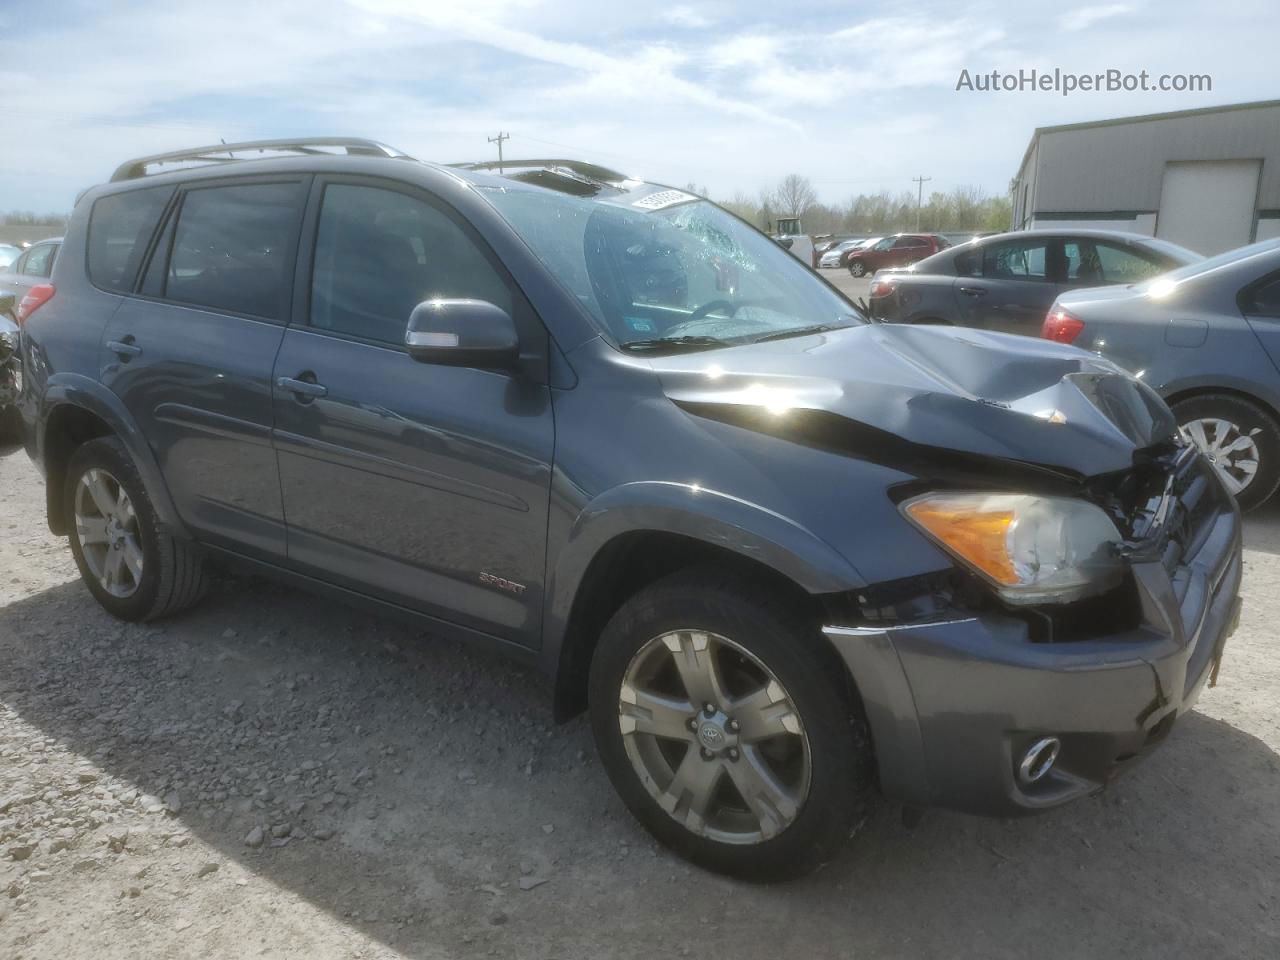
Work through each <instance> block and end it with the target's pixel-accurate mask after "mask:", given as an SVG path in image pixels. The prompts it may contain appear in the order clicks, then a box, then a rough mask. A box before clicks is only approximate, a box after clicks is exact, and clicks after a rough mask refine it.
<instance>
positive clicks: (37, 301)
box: [17, 283, 56, 326]
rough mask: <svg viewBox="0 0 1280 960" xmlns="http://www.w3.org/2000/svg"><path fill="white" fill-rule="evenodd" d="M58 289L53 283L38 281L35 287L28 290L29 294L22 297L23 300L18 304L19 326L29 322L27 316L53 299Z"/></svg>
mask: <svg viewBox="0 0 1280 960" xmlns="http://www.w3.org/2000/svg"><path fill="white" fill-rule="evenodd" d="M55 292H56V291H55V290H54V287H53V284H52V283H37V284H36V285H35V286H34V287H32V288H31V289H30V290H28V291H27V295H26V296H25V297H23V298H22V302H21V303H19V304H18V313H17V321H18V326H22V325H23V324H24V323H26V322H27V318H28V317H30V316H31V315H32V314H33V313H35V312H36V311H37V310H39V309H40V308H41V307H43V306H44V305H45V304H46V303H48V302H49V301H50V300H51V299H53V295H54V293H55Z"/></svg>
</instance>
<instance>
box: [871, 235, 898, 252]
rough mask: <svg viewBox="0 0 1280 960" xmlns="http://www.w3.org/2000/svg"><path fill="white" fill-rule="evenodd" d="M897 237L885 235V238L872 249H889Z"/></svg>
mask: <svg viewBox="0 0 1280 960" xmlns="http://www.w3.org/2000/svg"><path fill="white" fill-rule="evenodd" d="M896 239H897V238H896V237H885V238H884V239H883V240H881V241H880V242H879V243H877V244H876V245H875V246H874V247H872V248H871V249H873V250H888V249H890V248H891V247H892V246H893V243H894V241H895V240H896Z"/></svg>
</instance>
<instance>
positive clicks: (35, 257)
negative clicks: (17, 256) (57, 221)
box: [22, 243, 58, 277]
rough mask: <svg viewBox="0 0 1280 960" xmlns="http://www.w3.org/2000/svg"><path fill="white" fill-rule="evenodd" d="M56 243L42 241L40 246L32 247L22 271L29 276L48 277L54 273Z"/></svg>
mask: <svg viewBox="0 0 1280 960" xmlns="http://www.w3.org/2000/svg"><path fill="white" fill-rule="evenodd" d="M57 249H58V245H57V244H56V243H42V244H40V246H38V247H32V248H31V250H30V252H29V253H28V254H27V260H26V263H24V264H23V265H22V272H23V273H24V274H25V275H26V276H28V277H47V276H49V274H51V273H53V258H54V253H55V252H56V251H57Z"/></svg>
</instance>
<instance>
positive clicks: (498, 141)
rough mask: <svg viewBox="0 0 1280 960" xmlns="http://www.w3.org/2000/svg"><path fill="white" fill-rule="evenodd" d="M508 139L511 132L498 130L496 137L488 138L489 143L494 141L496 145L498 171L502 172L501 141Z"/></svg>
mask: <svg viewBox="0 0 1280 960" xmlns="http://www.w3.org/2000/svg"><path fill="white" fill-rule="evenodd" d="M510 139H511V134H509V133H503V132H502V131H498V135H497V136H496V137H490V138H489V142H490V143H496V144H497V145H498V173H502V141H503V140H510Z"/></svg>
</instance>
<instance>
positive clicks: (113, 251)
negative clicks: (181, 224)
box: [88, 187, 173, 293]
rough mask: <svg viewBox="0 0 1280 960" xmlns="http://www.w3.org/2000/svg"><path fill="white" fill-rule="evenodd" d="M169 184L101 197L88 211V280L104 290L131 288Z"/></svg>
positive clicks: (165, 202) (170, 190) (127, 289)
mask: <svg viewBox="0 0 1280 960" xmlns="http://www.w3.org/2000/svg"><path fill="white" fill-rule="evenodd" d="M172 195H173V188H172V187H149V188H148V189H146V190H130V191H128V192H127V193H117V194H113V195H112V196H109V197H103V198H101V199H100V200H97V201H95V202H94V204H93V211H92V212H91V213H90V214H89V259H88V263H89V279H90V280H91V281H92V282H93V284H94V285H95V286H98V287H102V288H103V289H104V290H113V291H116V292H118V293H126V292H128V291H129V290H131V289H132V288H133V280H134V277H136V276H137V273H138V266H139V264H141V262H142V258H143V256H145V255H146V251H147V243H148V242H149V241H150V240H151V234H152V233H153V232H154V231H155V228H156V224H157V223H159V222H160V215H161V214H162V213H163V212H164V208H165V204H167V203H168V202H169V197H171V196H172Z"/></svg>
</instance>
